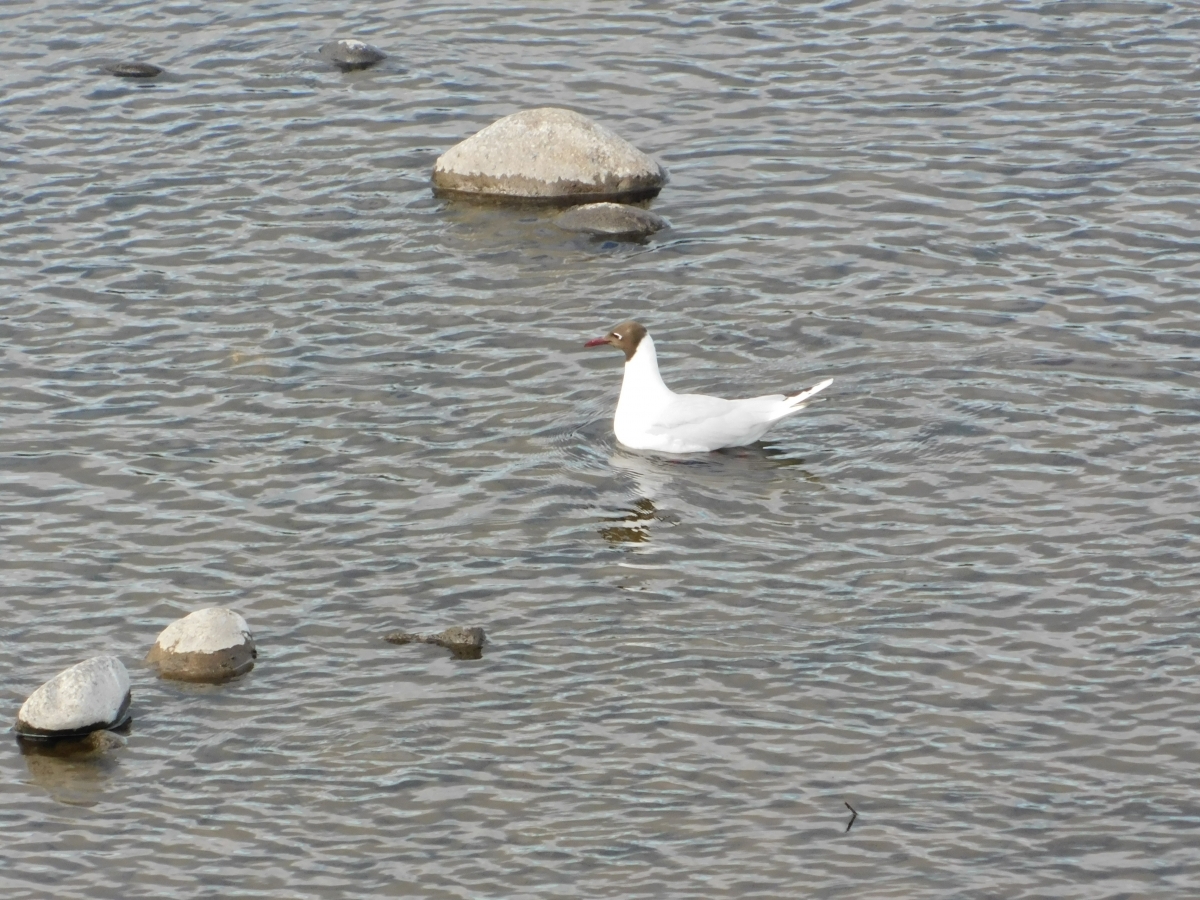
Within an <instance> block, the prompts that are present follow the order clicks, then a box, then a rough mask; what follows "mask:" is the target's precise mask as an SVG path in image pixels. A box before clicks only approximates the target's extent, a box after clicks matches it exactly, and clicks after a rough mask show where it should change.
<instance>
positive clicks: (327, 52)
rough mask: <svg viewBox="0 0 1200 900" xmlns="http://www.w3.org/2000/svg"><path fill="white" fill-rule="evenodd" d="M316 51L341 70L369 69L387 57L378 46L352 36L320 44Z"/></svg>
mask: <svg viewBox="0 0 1200 900" xmlns="http://www.w3.org/2000/svg"><path fill="white" fill-rule="evenodd" d="M318 52H319V53H320V54H321V56H323V57H324V58H325V59H327V60H329V61H330V62H331V63H333V64H334V65H335V66H337V67H338V68H339V69H341V70H342V71H343V72H351V71H353V70H355V69H369V68H370V67H371V66H373V65H375V63H377V62H379V61H380V60H384V59H387V54H386V53H384V52H383V51H382V50H380V49H379V48H378V47H372V46H371V45H370V44H366V43H363V42H362V41H357V40H354V39H353V38H343V39H341V40H337V41H330V42H329V43H328V44H324V45H322V47H321V49H320V50H319V51H318Z"/></svg>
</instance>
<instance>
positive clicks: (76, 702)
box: [16, 656, 131, 740]
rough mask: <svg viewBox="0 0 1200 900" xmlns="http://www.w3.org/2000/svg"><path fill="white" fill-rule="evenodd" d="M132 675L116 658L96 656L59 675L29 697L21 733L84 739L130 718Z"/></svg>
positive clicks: (19, 722) (30, 736)
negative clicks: (130, 683) (130, 681)
mask: <svg viewBox="0 0 1200 900" xmlns="http://www.w3.org/2000/svg"><path fill="white" fill-rule="evenodd" d="M130 698H131V695H130V691H129V673H128V672H127V671H125V666H124V664H122V662H121V661H120V660H119V659H117V658H116V657H115V656H93V657H92V658H91V659H85V660H84V661H83V662H81V663H78V664H76V665H74V666H71V668H69V669H65V670H63V671H62V672H59V673H58V674H57V675H55V676H54V677H53V678H51V679H50V680H49V681H47V682H46V683H45V684H43V685H42V686H41V687H40V688H38V689H37V690H36V691H34V692H33V693H32V694H30V695H29V699H28V700H26V701H25V703H24V704H22V706H21V709H20V711H19V712H18V713H17V725H16V731H17V734H18V735H20V736H21V737H23V738H28V739H31V740H40V739H57V738H69V737H81V736H83V735H86V734H90V733H91V732H93V731H100V730H102V729H105V728H116V727H117V726H119V725H122V724H124V723H125V722H126V721H128V719H129V702H130Z"/></svg>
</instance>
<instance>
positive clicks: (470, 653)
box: [384, 625, 487, 659]
mask: <svg viewBox="0 0 1200 900" xmlns="http://www.w3.org/2000/svg"><path fill="white" fill-rule="evenodd" d="M384 640H386V641H388V642H390V643H393V644H436V645H437V646H439V647H444V648H445V649H447V650H449V651H450V652H451V653H453V654H454V655H455V656H456V657H458V658H459V659H479V658H480V657H482V656H483V645H484V644H485V643H487V636H486V635H485V634H484V633H483V629H482V628H480V627H478V626H472V627H470V628H465V627H463V626H461V625H454V626H451V627H450V628H447V629H446V630H445V631H439V632H438V633H437V634H413V633H410V632H406V631H393V632H392V633H391V634H389V635H385V637H384Z"/></svg>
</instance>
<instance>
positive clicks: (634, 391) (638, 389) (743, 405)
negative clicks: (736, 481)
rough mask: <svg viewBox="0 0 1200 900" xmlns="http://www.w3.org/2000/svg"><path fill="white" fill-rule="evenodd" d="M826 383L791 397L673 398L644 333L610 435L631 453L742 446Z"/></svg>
mask: <svg viewBox="0 0 1200 900" xmlns="http://www.w3.org/2000/svg"><path fill="white" fill-rule="evenodd" d="M831 383H832V379H830V380H828V381H824V382H822V383H820V384H818V385H816V386H815V387H812V388H810V389H809V390H807V391H804V392H803V393H800V394H795V395H793V396H791V397H788V396H785V395H783V394H768V395H766V396H763V397H748V398H746V399H744V400H725V399H722V398H721V397H709V396H705V395H703V394H676V393H675V392H674V391H672V390H671V389H670V388H668V387H667V386H666V385H665V384H664V383H663V380H662V376H661V375H659V372H658V354H657V353H656V352H655V349H654V340H653V339H652V338H651V337H650V335H648V334H647V335H646V336H645V337H643V338H642V340H641V342H640V343H639V344H638V346H637V351H636V352H635V353H634V355H633V356H632V357H631V358H630V359H629V361H628V362H626V363H625V377H624V379H623V380H622V382H621V396H620V398H619V399H618V400H617V412H616V415H615V416H614V417H613V431H614V432H615V433H616V436H617V440H618V441H620V442H621V443H622V444H624V445H625V446H626V447H630V448H632V449H634V450H660V451H662V452H665V453H700V452H704V451H707V450H719V449H721V448H722V447H741V446H744V445H746V444H752V443H754V442H755V441H757V440H759V439H760V438H761V437H762V436H763V435H764V434H766V433H767V431H768V430H770V428H771V426H772V425H774V424H775V423H776V422H778V421H779V420H780V419H782V418H783V417H785V416H789V415H791V414H792V413H795V412H799V411H800V410H801V409H803V408H804V405H803V401H805V400H807V399H808V398H809V397H811V396H812V395H813V394H816V393H817V392H819V391H822V390H824V389H825V388H826V387H828V386H829V385H830V384H831Z"/></svg>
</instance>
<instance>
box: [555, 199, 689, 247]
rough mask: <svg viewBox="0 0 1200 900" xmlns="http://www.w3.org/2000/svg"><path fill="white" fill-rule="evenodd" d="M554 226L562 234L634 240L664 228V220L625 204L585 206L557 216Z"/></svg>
mask: <svg viewBox="0 0 1200 900" xmlns="http://www.w3.org/2000/svg"><path fill="white" fill-rule="evenodd" d="M554 224H555V225H557V226H558V227H559V228H561V229H562V230H563V231H574V232H578V233H581V234H594V235H596V236H597V237H610V238H622V239H630V240H637V239H638V238H644V237H649V236H650V235H652V234H654V232H656V231H661V230H662V229H663V228H666V227H667V220H666V219H664V218H663V217H662V216H657V215H655V214H654V213H652V212H650V210H648V209H642V208H641V207H638V206H629V205H628V204H625V203H585V204H583V205H582V206H572V207H571V208H570V209H568V210H567V211H566V212H564V213H560V214H559V215H558V216H557V217H556V218H555V219H554Z"/></svg>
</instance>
